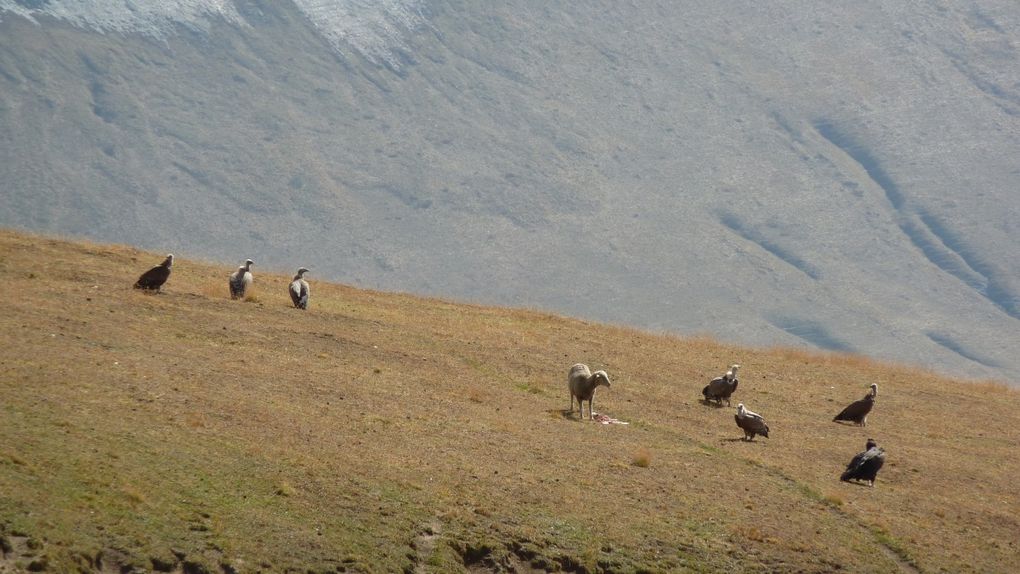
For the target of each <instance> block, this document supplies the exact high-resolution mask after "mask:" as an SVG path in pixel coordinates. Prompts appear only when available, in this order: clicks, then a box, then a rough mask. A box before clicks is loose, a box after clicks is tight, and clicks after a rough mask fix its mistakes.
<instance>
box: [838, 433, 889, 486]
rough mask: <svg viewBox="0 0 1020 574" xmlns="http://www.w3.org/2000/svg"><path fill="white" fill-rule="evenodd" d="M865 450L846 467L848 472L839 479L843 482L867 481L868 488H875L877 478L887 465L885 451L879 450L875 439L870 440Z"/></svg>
mask: <svg viewBox="0 0 1020 574" xmlns="http://www.w3.org/2000/svg"><path fill="white" fill-rule="evenodd" d="M864 448H865V450H864V452H862V453H858V454H857V456H855V457H854V458H853V460H851V461H850V464H848V465H846V471H844V472H843V474H842V475H841V476H840V477H839V479H840V480H842V481H843V482H849V481H851V480H866V481H867V482H868V486H872V487H873V486H875V476H876V475H878V471H879V470H880V469H881V468H882V465H883V464H885V450H884V449H882V448H879V446H878V443H876V442H875V439H871V438H869V439H868V443H867V444H866V445H865V447H864Z"/></svg>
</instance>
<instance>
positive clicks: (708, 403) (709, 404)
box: [698, 399, 723, 409]
mask: <svg viewBox="0 0 1020 574" xmlns="http://www.w3.org/2000/svg"><path fill="white" fill-rule="evenodd" d="M698 402H699V403H701V404H703V405H705V406H706V407H713V408H716V409H721V408H723V404H722V403H717V402H715V401H713V400H711V399H701V400H700V401H698Z"/></svg>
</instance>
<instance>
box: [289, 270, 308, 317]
mask: <svg viewBox="0 0 1020 574" xmlns="http://www.w3.org/2000/svg"><path fill="white" fill-rule="evenodd" d="M305 273H308V270H307V269H305V268H304V267H302V268H300V269H298V270H297V275H295V276H294V280H293V281H291V282H290V300H291V301H293V302H294V306H295V307H297V308H298V309H307V308H308V281H305V277H304V275H305Z"/></svg>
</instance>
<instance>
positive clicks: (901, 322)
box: [0, 0, 1020, 381]
mask: <svg viewBox="0 0 1020 574" xmlns="http://www.w3.org/2000/svg"><path fill="white" fill-rule="evenodd" d="M142 5H146V6H147V5H148V4H145V3H142ZM160 6H162V8H159V9H156V8H152V9H150V10H148V11H145V10H143V11H140V12H139V11H136V12H132V13H129V14H121V15H120V16H118V17H116V18H114V17H112V16H111V15H110V14H111V13H113V12H116V9H115V8H110V7H106V8H105V9H106V10H107V12H103V11H101V10H100V8H99V5H96V4H90V3H87V2H86V3H68V2H60V1H57V0H53V1H51V2H46V3H25V2H21V3H16V2H11V1H10V0H5V1H4V2H0V10H3V12H0V17H2V18H3V20H2V22H0V127H2V129H0V138H3V139H2V145H0V170H2V171H0V179H2V180H3V181H4V190H3V202H4V204H3V209H2V210H0V223H3V224H5V225H9V226H18V227H21V228H27V229H35V230H48V231H59V232H65V233H73V234H79V235H84V236H88V237H94V238H98V239H102V240H110V241H118V242H128V243H131V244H137V245H142V246H145V247H149V248H153V249H157V250H160V251H169V250H174V251H180V252H190V253H195V254H201V255H202V256H205V257H211V258H215V259H217V260H223V261H233V260H238V261H240V260H243V259H244V258H246V257H253V258H254V259H255V260H256V263H257V264H269V265H276V266H286V267H292V266H296V265H306V266H308V267H313V268H315V269H316V270H317V271H318V272H319V273H320V276H323V277H330V278H333V279H337V280H343V281H348V282H355V283H358V284H361V285H364V286H368V287H377V288H386V289H396V290H402V291H412V292H417V293H425V294H441V295H445V296H453V297H458V298H465V299H470V300H475V301H484V302H499V303H503V304H511V305H517V306H530V307H539V308H546V309H554V310H557V311H560V312H566V313H571V314H576V315H580V316H585V317H590V318H595V319H599V320H604V321H611V322H618V323H625V324H632V325H640V326H643V327H646V328H653V329H664V330H669V331H679V332H686V333H698V332H705V333H712V334H714V335H716V336H719V337H722V338H724V339H727V340H734V341H741V342H744V343H747V344H757V345H767V344H790V345H793V344H800V345H811V346H817V347H822V348H827V349H834V350H848V351H856V352H862V353H867V354H869V355H872V356H877V357H884V358H890V359H895V360H906V361H909V362H913V363H919V364H922V365H924V366H926V367H932V368H936V369H939V370H942V371H946V372H950V373H958V374H966V375H967V376H972V377H999V378H1004V379H1008V380H1012V381H1016V380H1020V363H1018V359H1017V356H1016V353H1015V352H1013V349H1015V348H1016V347H1017V346H1018V345H1020V339H1018V337H1020V329H1018V316H1020V307H1018V304H1020V303H1018V301H1020V299H1018V297H1020V287H1018V284H1017V279H1016V278H1017V277H1020V259H1018V255H1017V250H1016V249H1014V248H1013V246H1015V245H1016V244H1017V241H1018V233H1020V232H1018V228H1017V226H1016V224H1015V221H1017V218H1018V217H1017V216H1018V215H1020V214H1018V212H1017V210H1018V198H1017V194H1016V193H1015V189H1016V184H1017V181H1018V175H1020V174H1018V173H1017V171H1016V166H1015V158H1016V157H1017V155H1018V152H1020V123H1018V121H1020V120H1018V118H1020V116H1018V112H1020V93H1018V92H1017V82H1018V78H1020V69H1018V66H1020V64H1018V62H1020V58H1017V53H1016V45H1017V41H1018V40H1020V37H1018V30H1020V22H1018V16H1017V14H1016V11H1015V9H1014V4H1013V3H1012V2H1005V1H1002V2H998V1H993V0H987V1H985V0H982V1H970V0H968V1H963V0H961V1H955V2H949V3H945V4H940V5H939V6H916V5H914V4H910V5H907V4H902V5H889V4H888V3H884V2H859V3H854V4H853V5H852V6H845V7H832V6H824V7H819V6H816V5H815V4H814V3H811V4H808V3H805V2H800V1H793V0H789V1H785V2H778V3H770V4H769V5H768V7H761V6H759V5H758V3H754V2H739V3H731V4H727V5H725V6H711V7H705V6H702V5H701V4H699V3H680V4H677V3H675V2H660V3H642V4H641V5H640V6H622V5H620V4H619V3H616V2H596V3H586V4H585V5H583V6H578V5H576V4H574V3H569V2H553V3H549V2H541V3H534V2H506V3H501V4H500V5H499V6H489V5H485V6H481V5H477V4H475V3H461V2H455V1H438V0H436V1H431V2H425V1H421V2H410V1H407V2H404V1H394V2H386V3H363V2H353V1H351V2H347V1H341V0H336V1H329V0H319V1H311V0H302V1H300V2H294V3H291V2H257V1H236V2H199V1H196V2H183V1H182V2H169V3H162V4H160ZM75 10H78V12H75ZM28 18H32V20H29V19H28ZM97 30H100V31H102V33H99V32H97ZM40 197H45V198H46V200H45V201H39V198H40Z"/></svg>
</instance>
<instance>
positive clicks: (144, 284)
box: [135, 253, 174, 293]
mask: <svg viewBox="0 0 1020 574" xmlns="http://www.w3.org/2000/svg"><path fill="white" fill-rule="evenodd" d="M173 264H174V254H173V253H168V254H167V256H166V259H164V260H163V262H162V263H160V264H159V265H157V266H155V267H153V268H152V269H149V270H148V271H146V272H145V273H142V276H141V277H139V278H138V281H135V289H145V290H146V291H155V292H156V293H159V289H160V287H162V286H163V284H164V283H166V280H167V279H169V278H170V267H171V266H173Z"/></svg>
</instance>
